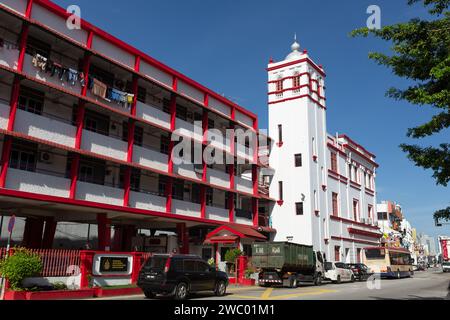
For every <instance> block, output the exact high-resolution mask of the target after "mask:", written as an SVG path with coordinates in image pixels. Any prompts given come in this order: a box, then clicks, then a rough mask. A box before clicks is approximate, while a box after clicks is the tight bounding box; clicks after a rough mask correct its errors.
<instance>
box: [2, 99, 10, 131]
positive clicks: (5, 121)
mask: <svg viewBox="0 0 450 320" xmlns="http://www.w3.org/2000/svg"><path fill="white" fill-rule="evenodd" d="M9 109H10V108H9V105H8V104H7V103H6V102H3V101H0V129H7V128H8V121H9Z"/></svg>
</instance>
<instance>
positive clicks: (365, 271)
mask: <svg viewBox="0 0 450 320" xmlns="http://www.w3.org/2000/svg"><path fill="white" fill-rule="evenodd" d="M348 266H349V267H350V269H352V271H353V274H354V275H355V278H356V279H357V280H359V281H364V280H368V279H369V278H370V277H371V276H372V275H373V273H370V272H369V268H368V267H367V266H366V265H365V264H363V263H349V264H348Z"/></svg>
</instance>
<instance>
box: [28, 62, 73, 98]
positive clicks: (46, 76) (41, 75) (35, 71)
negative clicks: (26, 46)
mask: <svg viewBox="0 0 450 320" xmlns="http://www.w3.org/2000/svg"><path fill="white" fill-rule="evenodd" d="M32 59H33V57H32V56H30V55H28V54H26V55H25V60H24V65H23V71H24V72H25V73H26V74H28V75H29V76H31V77H34V78H36V79H37V80H40V81H43V82H46V83H48V84H50V85H55V86H57V87H60V88H62V89H65V90H69V91H71V92H73V93H75V94H80V93H81V85H80V83H79V82H78V81H77V82H76V83H75V85H71V84H70V83H69V82H67V81H66V79H65V77H64V79H63V80H61V79H60V78H59V77H58V75H57V74H56V75H54V76H53V77H52V76H51V75H50V73H46V72H45V71H42V69H39V68H36V67H35V66H33V64H32ZM66 67H67V66H66ZM73 68H74V69H78V68H77V67H75V66H74V67H73Z"/></svg>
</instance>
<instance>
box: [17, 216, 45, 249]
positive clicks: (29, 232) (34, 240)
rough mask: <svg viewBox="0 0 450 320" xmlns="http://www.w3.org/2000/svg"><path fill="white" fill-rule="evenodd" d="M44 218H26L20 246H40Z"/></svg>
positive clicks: (32, 247)
mask: <svg viewBox="0 0 450 320" xmlns="http://www.w3.org/2000/svg"><path fill="white" fill-rule="evenodd" d="M43 228H44V219H42V218H27V219H26V221H25V229H24V232H23V240H22V246H23V247H26V248H30V249H40V248H41V246H42V231H43Z"/></svg>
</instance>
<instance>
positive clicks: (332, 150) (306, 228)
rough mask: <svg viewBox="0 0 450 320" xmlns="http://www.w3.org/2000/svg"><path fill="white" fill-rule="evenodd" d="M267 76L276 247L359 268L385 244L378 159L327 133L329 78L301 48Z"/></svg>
mask: <svg viewBox="0 0 450 320" xmlns="http://www.w3.org/2000/svg"><path fill="white" fill-rule="evenodd" d="M267 71H268V78H269V81H268V90H269V93H268V95H269V135H270V136H271V137H272V139H274V143H275V145H274V146H273V148H272V151H271V155H270V164H271V166H272V167H273V168H274V176H273V180H272V184H271V188H270V195H271V197H272V198H275V199H277V200H278V202H277V205H275V207H274V209H273V212H272V225H273V227H274V228H275V229H276V230H277V233H276V237H275V240H277V241H293V242H296V243H303V244H308V245H313V246H314V248H315V250H320V251H322V252H325V254H326V257H327V259H328V260H330V261H343V262H358V261H360V259H361V253H362V249H363V248H364V247H369V246H378V245H379V240H380V237H381V234H380V232H379V228H378V227H377V217H376V212H375V208H376V185H375V177H376V169H377V167H378V165H377V163H376V162H375V155H373V154H372V153H370V152H369V151H367V150H366V149H365V148H364V147H362V146H360V145H359V144H357V143H356V142H355V141H353V140H352V139H350V138H349V137H348V136H346V135H338V134H337V135H330V134H328V133H327V123H326V121H327V119H326V110H327V105H326V98H325V77H326V75H325V71H324V69H323V67H322V66H319V65H317V64H316V63H315V62H314V61H313V60H312V59H311V57H310V56H309V55H308V53H307V51H306V50H304V51H301V50H300V45H299V44H298V43H297V41H295V43H294V44H293V45H292V52H291V53H290V54H289V55H288V56H287V57H286V58H285V59H284V60H282V61H279V62H274V61H272V60H271V61H270V63H269V65H268V68H267Z"/></svg>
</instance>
